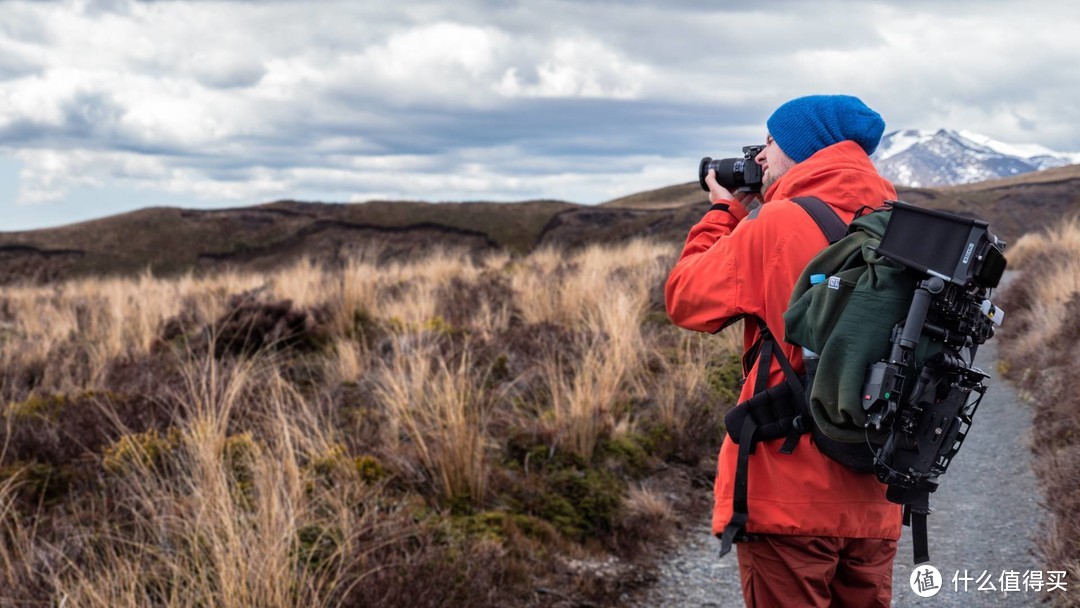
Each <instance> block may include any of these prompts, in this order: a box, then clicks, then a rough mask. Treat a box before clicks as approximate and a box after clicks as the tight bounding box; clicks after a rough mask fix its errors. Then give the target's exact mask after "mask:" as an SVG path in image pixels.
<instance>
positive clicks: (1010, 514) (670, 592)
mask: <svg viewBox="0 0 1080 608" xmlns="http://www.w3.org/2000/svg"><path fill="white" fill-rule="evenodd" d="M996 363H997V352H996V349H995V348H994V345H993V343H992V341H991V343H990V344H987V345H985V346H984V347H982V349H981V350H980V352H979V355H978V358H977V363H976V365H977V366H978V367H980V368H982V369H983V370H985V371H987V372H988V373H990V374H991V375H995V376H996V372H995V368H996ZM990 387H991V388H990V391H989V392H988V393H987V396H986V398H985V399H984V400H983V403H982V404H981V405H980V407H979V410H978V412H977V413H976V416H975V418H974V421H973V424H972V431H971V434H970V435H969V436H968V439H967V441H966V442H965V443H964V446H963V449H962V450H961V451H960V453H959V454H958V455H957V457H956V460H955V461H954V462H953V463H952V465H951V466H950V468H949V471H948V473H947V474H946V475H944V476H943V477H942V484H941V487H940V488H939V489H938V491H937V492H935V493H934V494H932V495H931V497H930V506H931V508H932V509H933V510H934V512H933V514H931V516H930V517H929V520H928V522H929V526H928V527H929V538H930V562H929V563H930V564H931V565H933V566H935V567H936V568H937V569H938V570H939V571H940V573H941V575H942V578H943V579H944V580H943V583H944V584H943V587H942V589H941V591H940V592H939V593H938V594H937V595H936V596H934V597H928V598H921V597H919V596H918V595H916V593H915V592H914V591H913V590H912V588H911V587H910V584H909V580H910V576H911V570H912V563H911V562H912V550H911V537H910V534H909V531H908V529H907V528H905V529H904V534H903V538H902V539H901V541H900V548H899V551H898V553H897V557H896V562H895V564H894V569H893V573H894V585H893V590H894V592H893V605H894V606H896V607H907V606H949V607H952V606H956V607H960V606H965V607H966V606H1031V605H1036V604H1038V602H1039V600H1041V599H1043V598H1045V597H1046V595H1047V591H1045V590H1043V591H1041V592H1036V591H1027V592H1026V593H1025V591H1024V584H1023V577H1024V574H1025V572H1028V571H1042V572H1044V573H1045V572H1047V571H1050V570H1060V569H1061V566H1060V564H1059V565H1054V564H1043V563H1040V560H1039V558H1038V557H1037V555H1036V552H1035V545H1034V543H1035V542H1036V541H1037V537H1038V536H1037V535H1038V534H1039V533H1040V531H1041V530H1043V529H1044V528H1043V527H1042V525H1041V524H1042V523H1043V522H1044V517H1045V511H1044V510H1043V509H1042V507H1041V506H1040V505H1039V501H1040V500H1041V499H1042V498H1041V495H1040V493H1039V490H1038V487H1037V486H1036V482H1035V477H1034V475H1033V473H1032V472H1031V456H1030V451H1029V450H1028V447H1027V446H1028V441H1029V435H1030V432H1029V429H1030V426H1031V414H1030V410H1029V409H1028V407H1027V406H1024V405H1023V404H1021V403H1020V402H1019V399H1018V398H1017V396H1016V393H1015V392H1014V391H1013V390H1012V387H1011V386H1009V385H1008V384H1006V383H1005V382H1004V381H1000V380H998V379H997V378H994V379H992V380H991V381H990ZM717 549H718V544H717V541H716V539H714V538H712V537H711V535H710V534H709V528H708V522H707V521H702V522H701V523H700V525H699V527H698V528H697V529H696V530H695V531H694V532H693V533H692V534H691V536H690V537H688V538H687V539H686V542H685V545H684V546H683V547H682V548H681V549H679V550H677V551H676V552H674V553H673V554H672V555H670V556H669V557H668V558H667V559H666V561H665V563H664V565H663V566H662V567H661V572H660V574H659V576H660V578H659V580H658V581H657V583H656V584H655V585H654V586H652V587H651V588H649V589H647V590H644V591H643V592H642V593H641V594H640V595H638V596H635V597H634V598H627V605H629V606H637V607H641V608H644V607H646V606H650V607H651V606H665V607H666V606H670V607H674V608H690V607H695V608H697V607H700V606H741V605H742V594H741V591H740V589H739V580H738V578H739V577H738V566H737V564H736V561H735V559H734V554H732V555H729V556H727V557H725V558H724V559H722V560H721V559H718V558H717ZM965 571H966V572H967V576H968V577H971V578H972V580H971V581H970V582H968V583H967V585H968V590H967V591H966V592H965V591H964V581H963V577H964V572H965ZM1008 571H1012V572H1016V573H1017V576H1018V577H1019V583H1018V585H1019V589H1020V591H1019V592H1011V593H1002V591H1001V589H1002V581H1001V577H1002V576H1003V575H1005V576H1006V582H1007V583H1008V582H1009V579H1008V577H1009V575H1008V574H1006V572H1008ZM984 572H985V573H986V574H985V575H984ZM954 575H958V576H957V582H956V585H955V589H954V583H953V577H954ZM1045 576H1046V575H1045V574H1044V577H1045ZM980 578H984V579H989V581H988V582H989V583H991V584H992V585H993V586H994V588H995V591H989V590H984V591H979V590H978V589H979V587H980V586H982V587H984V588H987V583H986V582H983V583H982V584H980V582H979V579H980ZM1067 582H1068V581H1067ZM1075 584H1076V585H1077V586H1080V582H1075ZM1069 587H1070V589H1069V591H1068V592H1070V593H1078V592H1080V591H1074V590H1073V589H1071V587H1073V585H1069ZM1055 593H1061V591H1056V592H1055Z"/></svg>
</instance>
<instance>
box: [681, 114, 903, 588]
mask: <svg viewBox="0 0 1080 608" xmlns="http://www.w3.org/2000/svg"><path fill="white" fill-rule="evenodd" d="M767 127H768V135H767V137H766V140H765V144H766V145H765V149H764V150H762V151H761V153H760V154H758V156H757V157H756V158H755V160H756V162H757V163H758V164H760V165H761V167H762V169H763V171H764V173H763V178H762V206H761V207H760V209H759V210H758V212H757V213H756V216H751V215H750V214H749V213H748V210H747V208H746V202H747V201H748V197H746V196H740V197H736V196H734V195H733V194H732V193H731V192H728V191H727V190H725V189H724V188H723V187H721V186H720V185H719V184H718V183H717V181H716V176H715V173H714V172H713V171H710V172H709V175H708V178H707V179H706V183H707V184H708V185H709V200H710V202H712V203H713V205H712V208H711V209H710V210H709V211H708V212H707V213H706V214H705V217H704V218H702V219H701V221H700V222H698V224H697V225H696V226H694V227H693V229H691V230H690V234H689V236H688V237H687V239H686V245H685V247H684V249H683V252H682V256H681V257H680V259H679V261H678V263H677V264H676V265H675V268H674V269H673V270H672V272H671V276H670V277H669V278H668V282H667V288H666V293H665V295H666V301H667V311H668V315H669V316H670V317H671V319H672V321H674V322H675V323H676V324H677V325H679V326H682V327H685V328H687V329H692V330H697V331H706V332H716V331H719V330H720V329H722V328H723V327H725V325H726V324H728V323H730V322H732V321H733V320H735V319H737V318H739V317H743V316H746V317H747V322H745V323H744V331H745V336H744V344H745V349H746V350H747V351H748V352H750V354H749V356H746V357H744V373H745V376H746V378H748V379H749V380H748V381H746V382H745V383H744V384H743V387H742V393H741V395H740V401H745V400H747V399H749V398H750V397H751V396H752V395H753V394H754V392H755V384H757V382H755V381H754V380H755V379H757V378H758V377H759V376H758V369H757V368H758V366H759V364H760V361H761V359H757V360H755V359H754V353H753V352H751V351H755V350H759V349H758V348H756V347H757V346H759V345H760V342H759V337H760V330H759V325H758V324H757V323H756V322H751V321H750V318H752V317H757V318H759V319H761V320H762V321H764V322H765V324H767V327H768V329H769V330H770V331H771V333H772V335H773V336H775V340H776V342H775V344H776V346H777V347H779V348H780V349H782V350H783V353H784V355H786V356H787V358H788V360H789V361H791V363H792V365H793V366H794V368H795V371H796V372H801V371H802V366H803V361H802V352H801V349H800V348H799V347H797V346H794V345H792V344H788V343H786V342H785V341H784V320H783V313H784V310H785V309H786V308H787V305H788V300H789V299H790V296H791V292H792V290H793V288H794V286H795V281H796V280H797V279H798V278H799V275H800V273H801V272H802V271H803V268H804V267H805V266H806V264H807V263H808V262H809V261H810V259H811V258H813V257H814V256H815V255H816V254H817V253H818V252H819V251H820V250H821V249H823V248H824V247H825V246H826V245H828V240H827V239H826V237H825V235H824V234H823V233H822V230H821V228H820V227H819V226H818V224H817V223H816V222H815V221H814V220H813V219H812V218H811V216H810V215H809V214H808V213H807V211H806V210H805V209H803V208H802V207H800V206H799V205H797V204H796V203H794V202H792V200H791V199H792V198H794V197H801V196H809V197H817V198H819V199H821V200H823V201H825V202H826V203H827V204H828V205H829V206H831V207H832V208H833V210H834V211H836V213H837V215H839V217H840V218H841V219H842V220H843V221H844V222H850V221H851V220H852V219H853V218H854V216H855V214H856V213H857V212H858V211H859V210H860V209H862V208H864V207H871V208H873V207H878V206H880V205H881V204H882V203H884V202H885V201H886V200H892V199H895V198H896V190H895V189H894V188H893V186H892V184H890V183H889V182H888V181H887V180H885V179H884V178H882V177H881V176H880V175H878V173H877V171H876V170H875V169H874V166H873V164H871V162H870V159H869V156H868V155H869V154H871V153H873V151H874V149H875V148H877V145H878V142H879V141H880V139H881V134H882V132H883V130H884V127H885V124H884V122H883V121H882V119H881V117H880V116H879V115H878V114H877V112H875V111H873V110H871V109H870V108H869V107H867V106H866V105H865V104H864V103H863V102H862V101H860V100H859V99H857V98H855V97H851V96H846V95H814V96H809V97H801V98H798V99H794V100H792V101H789V102H787V103H785V104H784V105H782V106H780V108H779V109H777V110H776V112H774V113H773V114H772V116H771V117H769V120H768V122H767ZM769 360H770V361H771V365H770V366H769V367H770V369H769V370H768V374H767V376H763V377H762V378H763V380H764V379H765V378H766V377H767V385H768V386H770V387H771V386H776V385H779V384H782V383H783V382H784V373H783V371H782V369H781V366H780V364H779V363H778V361H777V358H776V357H771V358H769ZM747 367H749V369H746V368H747ZM785 441H786V440H785V439H784V438H780V439H773V440H769V441H763V442H761V443H759V444H757V446H756V449H755V450H754V453H753V454H752V455H750V456H749V457H748V459H747V460H748V465H747V469H746V480H747V484H746V488H747V489H746V491H745V495H746V501H745V502H746V504H747V506H748V509H747V515H748V518H747V520H746V522H745V526H742V529H743V531H744V532H745V540H744V541H743V542H738V544H737V545H736V547H737V553H738V559H739V571H740V575H741V579H742V587H743V596H744V599H745V600H746V603H747V605H749V606H838V605H839V606H860V607H865V606H889V605H890V600H891V596H892V562H893V557H894V556H895V554H896V541H897V539H898V538H899V537H900V524H901V515H900V507H899V505H895V504H893V503H890V502H888V501H887V500H886V499H885V489H886V486H885V485H884V484H881V483H879V482H878V481H877V478H876V477H875V476H874V475H872V474H860V473H855V472H853V471H851V470H849V469H847V468H845V467H844V466H843V465H841V464H840V463H838V462H836V461H834V460H832V459H830V458H829V457H827V456H825V455H824V454H822V453H821V452H819V451H818V450H817V449H816V448H815V447H814V444H813V442H812V441H811V436H810V434H804V435H802V436H801V437H799V438H798V443H797V444H795V445H794V447H795V449H794V450H790V449H789V450H785V452H790V453H782V452H781V448H782V447H784V445H783V444H784V443H785ZM738 451H739V446H737V445H735V444H734V443H733V442H732V439H731V437H730V436H728V437H725V439H724V443H723V446H722V447H721V449H720V457H719V464H718V469H717V478H716V486H715V491H714V493H715V501H716V503H715V508H714V512H713V533H714V534H716V535H718V536H720V535H721V534H722V533H723V531H724V529H725V528H726V527H728V524H729V522H732V521H733V519H732V516H733V511H734V509H733V502H734V497H735V488H734V486H735V473H736V463H737V460H738ZM733 527H740V526H733ZM740 538H741V537H740Z"/></svg>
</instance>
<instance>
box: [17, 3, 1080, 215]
mask: <svg viewBox="0 0 1080 608" xmlns="http://www.w3.org/2000/svg"><path fill="white" fill-rule="evenodd" d="M1078 22H1080V5H1078V4H1077V3H1075V2H1070V1H1066V0H1049V1H1046V2H1043V3H1040V5H1039V10H1037V11H1033V10H1027V9H1026V8H1023V7H1017V5H1016V4H1015V3H1011V2H993V1H980V2H975V1H974V0H962V1H960V2H955V3H952V2H950V3H936V2H927V1H915V2H899V1H896V2H890V1H884V0H883V1H876V2H860V3H851V2H844V1H839V0H832V1H828V0H826V1H823V2H819V3H813V4H812V5H811V4H807V3H799V2H781V1H763V2H756V3H752V4H746V5H739V6H730V7H729V6H725V7H723V8H717V7H714V6H711V5H707V4H706V5H703V4H701V3H691V2H672V3H665V4H664V5H662V6H660V5H654V4H652V3H645V2H629V3H625V4H621V5H617V6H616V5H611V4H609V3H590V2H570V1H565V0H536V1H535V2H530V3H517V4H505V3H493V2H487V1H485V0H463V1H462V2H458V3H453V4H448V3H444V2H434V1H433V0H410V1H409V2H401V3H378V2H370V3H357V2H351V1H348V0H319V1H312V2H299V1H296V2H289V1H278V2H228V1H219V2H198V1H174V2H135V1H133V0H109V1H108V2H85V1H76V0H69V1H61V2H27V1H7V2H2V3H0V154H3V155H7V156H14V157H17V158H18V159H19V160H20V161H21V162H22V170H21V172H20V176H21V177H20V190H19V191H20V195H19V198H20V201H22V202H25V203H32V202H43V201H60V202H63V201H64V200H67V198H68V197H69V196H70V194H71V193H72V192H74V191H77V190H83V191H85V190H93V189H95V188H101V189H102V190H107V189H108V188H109V187H111V186H116V185H119V186H122V187H124V188H131V189H134V190H136V191H139V192H146V193H147V194H148V195H151V194H153V193H155V192H165V193H175V194H177V195H182V196H186V197H190V200H191V201H192V202H193V203H195V202H199V201H205V202H207V203H211V202H227V203H229V204H236V203H237V202H260V201H262V200H265V199H267V198H280V197H290V198H300V199H303V198H305V197H308V196H320V197H326V196H334V197H340V200H348V199H350V198H352V197H360V198H362V197H364V196H366V195H368V194H370V195H371V196H372V197H375V196H382V197H386V198H423V199H434V200H449V199H457V198H471V199H492V200H513V199H516V198H519V197H522V198H529V197H536V196H544V197H552V198H562V199H570V200H577V201H582V202H596V201H600V200H604V199H606V198H611V197H615V196H620V195H623V194H628V193H630V192H632V191H633V189H647V188H652V187H661V186H665V185H669V184H670V183H673V182H678V181H691V180H692V179H693V178H694V173H695V170H696V157H698V156H701V155H703V154H709V155H713V156H716V155H719V154H729V153H730V154H734V153H736V152H737V151H738V149H739V146H741V145H744V144H747V143H754V142H756V141H757V140H758V139H760V137H761V135H762V129H763V123H764V120H765V118H766V117H767V116H768V115H769V113H770V112H771V111H772V109H773V108H775V107H776V106H777V105H779V104H780V103H782V102H783V101H786V100H787V99H790V98H792V97H795V96H797V95H802V94H808V93H818V92H846V93H852V94H856V95H859V96H860V97H862V98H863V99H864V100H866V101H867V102H868V103H869V104H870V105H871V106H872V107H874V108H875V109H878V110H879V111H880V112H881V113H882V114H883V116H884V117H885V119H886V122H887V124H888V126H889V128H902V127H909V126H910V127H922V128H937V127H949V128H956V129H966V130H970V131H974V132H977V133H982V134H984V135H987V136H990V137H993V138H994V139H997V140H1001V141H1005V142H1011V143H1040V144H1043V145H1046V146H1048V147H1051V148H1055V149H1058V150H1067V151H1073V150H1080V127H1077V125H1080V106H1077V105H1076V104H1075V102H1074V100H1075V94H1076V84H1075V83H1076V82H1077V77H1078V76H1080V74H1078V72H1077V69H1078V68H1077V67H1076V66H1077V63H1076V61H1075V59H1076V57H1078V56H1080V38H1078V37H1077V36H1076V35H1075V34H1076V31H1075V27H1076V26H1075V24H1076V23H1078ZM83 198H84V199H85V198H86V197H85V196H84V197H83Z"/></svg>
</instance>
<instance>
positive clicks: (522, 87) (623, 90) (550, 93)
mask: <svg viewBox="0 0 1080 608" xmlns="http://www.w3.org/2000/svg"><path fill="white" fill-rule="evenodd" d="M529 71H534V72H535V78H534V81H533V82H531V83H529V82H522V78H521V76H520V74H519V68H518V67H516V66H515V67H511V68H508V69H507V70H506V71H505V72H504V73H503V77H502V80H501V81H500V82H499V84H498V86H497V87H496V89H497V90H498V92H499V93H500V94H502V95H505V96H507V97H597V98H614V99H633V98H636V97H639V96H640V94H641V91H642V89H643V88H644V87H645V84H646V81H647V80H648V79H649V78H650V77H651V72H652V70H651V69H650V68H649V67H648V66H646V65H643V64H636V63H633V62H631V61H628V60H626V59H625V58H623V57H621V56H620V55H619V54H618V53H617V52H615V51H614V50H612V49H610V48H608V47H606V46H604V45H603V44H602V43H600V42H599V41H596V40H590V39H558V40H555V41H554V43H553V44H552V45H551V49H550V51H549V57H547V58H545V59H544V60H543V61H541V62H540V63H539V64H538V65H536V66H534V67H533V68H532V69H531V70H529Z"/></svg>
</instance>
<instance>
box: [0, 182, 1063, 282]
mask: <svg viewBox="0 0 1080 608" xmlns="http://www.w3.org/2000/svg"><path fill="white" fill-rule="evenodd" d="M899 195H900V198H901V199H903V200H906V201H908V202H911V203H914V204H918V205H922V206H926V207H930V208H934V209H943V210H951V211H955V212H958V213H962V214H966V215H973V216H978V217H981V218H983V219H986V220H987V221H989V222H990V225H991V229H992V230H993V231H994V232H995V233H996V234H998V236H1000V237H1002V238H1004V239H1005V240H1007V241H1014V240H1015V239H1016V238H1017V237H1019V236H1020V235H1021V234H1023V233H1025V232H1029V231H1032V230H1038V229H1040V228H1043V227H1045V226H1048V225H1051V224H1053V223H1054V222H1056V221H1058V219H1059V218H1061V217H1063V216H1065V215H1068V214H1075V213H1077V212H1080V165H1071V166H1067V167H1061V168H1057V169H1048V170H1046V171H1040V172H1037V173H1030V174H1025V175H1020V176H1017V177H1013V178H1009V179H1002V180H994V181H987V182H982V183H978V184H967V185H963V186H950V187H942V188H900V189H899ZM704 209H705V194H704V193H703V192H702V191H701V189H700V188H699V187H698V185H697V183H696V182H692V183H687V184H680V185H674V186H668V187H665V188H660V189H657V190H651V191H646V192H641V193H637V194H634V195H631V196H627V197H622V198H618V199H615V200H612V201H608V202H606V203H603V204H600V205H595V206H590V205H578V204H573V203H568V202H562V201H528V202H522V203H483V202H471V203H419V202H417V203H411V202H379V201H374V202H368V203H359V204H333V203H305V202H297V201H278V202H274V203H268V204H264V205H258V206H253V207H243V208H234V209H220V210H189V209H177V208H148V209H142V210H139V211H134V212H131V213H125V214H120V215H115V216H110V217H105V218H101V219H97V220H92V221H88V222H82V223H78V224H71V225H68V226H62V227H59V228H50V229H44V230H35V231H26V232H7V233H0V284H8V283H13V282H22V281H30V282H49V281H54V280H60V279H64V278H69V277H75V276H87V275H118V274H119V275H130V274H135V273H139V272H144V271H146V270H150V271H151V272H153V273H154V274H158V275H168V274H176V273H182V272H186V271H189V270H213V269H220V268H226V267H251V268H260V269H265V268H272V267H274V266H276V265H279V264H282V263H286V262H289V261H293V260H295V259H297V258H299V257H302V256H310V257H313V258H315V259H319V260H324V261H331V262H332V261H334V260H341V259H344V258H345V257H347V256H349V255H353V254H355V253H356V252H358V251H364V250H365V249H369V250H370V251H372V252H377V254H378V255H379V256H380V257H381V258H382V259H393V258H402V257H407V256H412V255H419V254H421V253H422V252H423V251H424V250H427V249H430V248H432V247H454V248H464V249H466V250H469V251H472V252H476V253H481V252H487V251H496V250H508V251H510V252H513V253H525V252H528V251H531V250H533V249H536V248H538V247H543V246H546V245H558V246H568V247H578V246H583V245H587V244H590V243H605V242H618V241H622V240H625V239H628V238H632V237H634V236H649V237H653V238H657V239H661V240H669V241H674V242H679V241H681V240H682V239H683V238H685V235H686V233H687V231H688V230H689V229H690V227H691V226H692V225H693V224H694V222H696V221H697V219H698V218H699V217H700V216H701V214H702V212H703V211H704Z"/></svg>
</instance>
